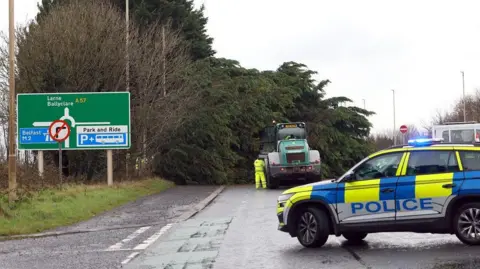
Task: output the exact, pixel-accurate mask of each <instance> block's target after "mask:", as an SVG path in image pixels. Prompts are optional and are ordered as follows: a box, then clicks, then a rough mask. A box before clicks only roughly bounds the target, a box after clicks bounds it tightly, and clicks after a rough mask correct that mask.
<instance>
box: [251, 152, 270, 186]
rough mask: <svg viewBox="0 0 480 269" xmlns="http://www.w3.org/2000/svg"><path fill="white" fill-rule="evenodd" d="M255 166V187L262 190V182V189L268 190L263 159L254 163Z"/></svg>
mask: <svg viewBox="0 0 480 269" xmlns="http://www.w3.org/2000/svg"><path fill="white" fill-rule="evenodd" d="M253 165H254V166H255V187H256V188H257V189H258V188H260V182H262V187H263V188H264V189H265V188H267V182H266V181H265V173H264V172H263V168H264V167H265V162H264V161H263V160H262V159H256V160H255V162H254V163H253Z"/></svg>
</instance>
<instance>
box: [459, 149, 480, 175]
mask: <svg viewBox="0 0 480 269" xmlns="http://www.w3.org/2000/svg"><path fill="white" fill-rule="evenodd" d="M459 153H460V159H461V160H462V165H463V170H465V171H472V170H480V152H477V151H459Z"/></svg>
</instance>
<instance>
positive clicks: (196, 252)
mask: <svg viewBox="0 0 480 269" xmlns="http://www.w3.org/2000/svg"><path fill="white" fill-rule="evenodd" d="M215 189H216V188H215V187H199V186H186V187H176V188H174V189H171V190H168V191H167V192H165V193H162V194H159V195H155V196H152V197H147V198H144V199H142V200H140V201H137V202H135V203H132V204H129V205H127V206H124V207H122V208H119V209H117V210H115V211H112V212H109V213H106V214H104V215H101V216H98V217H95V218H93V219H92V220H90V221H87V222H84V223H80V224H78V225H75V226H72V227H68V228H63V229H59V230H61V231H68V232H75V231H79V230H85V229H99V230H98V231H94V232H87V233H80V234H67V235H62V236H58V237H45V238H38V239H24V240H16V241H8V242H0V269H20V268H22V269H23V268H29V269H30V268H31V269H37V268H45V269H55V268H62V269H63V268H69V269H77V268H78V269H80V268H82V269H89V268H92V269H100V268H129V269H157V268H158V269H207V268H208V269H230V268H245V269H256V268H265V269H273V268H275V269H284V268H285V269H292V268H294V269H303V268H305V269H306V268H308V269H311V268H316V269H317V268H319V269H321V268H328V269H336V268H344V269H349V268H352V269H358V268H380V269H384V268H395V269H396V268H427V269H428V268H430V269H454V268H456V269H466V268H478V264H480V255H478V253H479V250H480V248H477V247H468V246H465V245H463V244H461V243H460V242H459V241H458V240H457V238H456V237H455V236H451V235H430V234H414V233H381V234H370V235H368V236H367V238H366V240H365V242H364V243H363V244H361V245H348V244H347V243H346V241H345V240H344V239H343V237H335V236H331V237H330V239H329V241H328V242H327V244H326V245H325V246H324V247H322V248H319V249H306V248H303V247H302V246H301V245H300V244H299V243H298V241H297V240H296V239H295V238H291V237H290V236H289V235H288V234H286V233H282V232H280V231H277V219H276V216H275V211H276V208H275V207H276V204H275V201H276V198H277V196H278V195H279V194H280V193H281V191H282V190H255V189H254V188H253V186H235V187H228V188H226V189H225V190H224V191H223V192H222V193H221V194H220V195H219V196H218V197H217V198H216V199H215V200H214V201H213V202H212V203H211V204H210V205H208V206H207V207H206V208H205V209H204V210H202V211H200V212H199V213H197V214H196V215H194V216H193V217H191V218H190V219H186V218H184V219H182V216H184V215H185V214H186V215H189V214H188V212H190V210H191V209H192V208H193V207H194V205H195V204H196V203H198V202H199V201H201V200H203V199H205V198H206V197H207V196H209V195H210V194H211V193H212V192H214V190H215ZM119 226H120V227H122V226H123V227H125V228H119Z"/></svg>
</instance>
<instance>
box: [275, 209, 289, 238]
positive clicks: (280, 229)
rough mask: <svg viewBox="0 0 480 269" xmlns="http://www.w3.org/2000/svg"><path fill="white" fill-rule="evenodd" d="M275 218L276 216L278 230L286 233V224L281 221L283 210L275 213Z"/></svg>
mask: <svg viewBox="0 0 480 269" xmlns="http://www.w3.org/2000/svg"><path fill="white" fill-rule="evenodd" d="M277 218H278V230H279V231H282V232H286V233H288V228H287V225H285V224H284V222H283V212H282V213H279V214H277Z"/></svg>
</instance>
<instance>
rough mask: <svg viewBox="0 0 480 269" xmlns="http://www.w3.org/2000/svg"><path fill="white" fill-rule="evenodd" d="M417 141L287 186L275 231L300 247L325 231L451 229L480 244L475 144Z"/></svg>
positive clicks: (351, 235) (361, 234)
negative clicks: (328, 176)
mask: <svg viewBox="0 0 480 269" xmlns="http://www.w3.org/2000/svg"><path fill="white" fill-rule="evenodd" d="M442 141H443V139H416V140H410V141H408V144H407V145H400V146H394V147H391V148H389V149H386V150H382V151H379V152H376V153H373V154H372V155H370V156H368V157H367V158H365V159H363V160H362V161H360V162H359V163H358V164H356V165H355V166H354V167H352V168H351V169H350V170H349V171H347V172H346V173H345V174H344V175H343V176H341V177H340V178H338V179H334V180H325V181H320V182H316V183H313V184H307V185H303V186H298V187H294V188H291V189H288V190H286V191H284V192H283V193H282V195H280V196H279V197H278V201H277V217H278V220H279V222H280V223H279V227H278V229H279V230H281V231H283V232H287V233H289V234H290V236H292V237H297V239H298V241H299V242H300V244H302V245H303V246H305V247H320V246H322V245H324V244H325V242H326V241H327V239H328V236H329V235H331V234H333V235H336V236H340V235H342V236H343V237H345V238H346V239H347V240H349V241H361V240H363V239H364V238H365V237H366V236H367V234H368V233H378V232H417V233H442V234H455V235H456V236H457V237H458V239H460V240H461V241H462V242H463V243H465V244H467V245H479V244H480V144H476V143H473V144H452V143H442Z"/></svg>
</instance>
